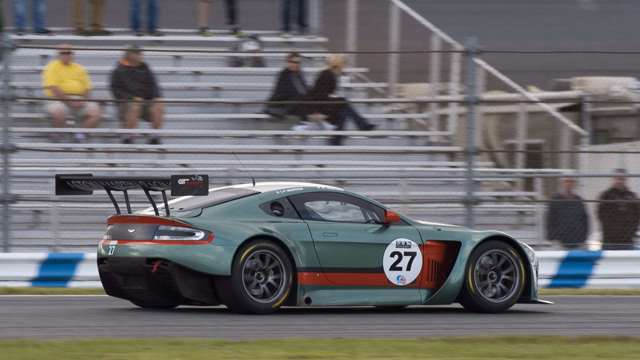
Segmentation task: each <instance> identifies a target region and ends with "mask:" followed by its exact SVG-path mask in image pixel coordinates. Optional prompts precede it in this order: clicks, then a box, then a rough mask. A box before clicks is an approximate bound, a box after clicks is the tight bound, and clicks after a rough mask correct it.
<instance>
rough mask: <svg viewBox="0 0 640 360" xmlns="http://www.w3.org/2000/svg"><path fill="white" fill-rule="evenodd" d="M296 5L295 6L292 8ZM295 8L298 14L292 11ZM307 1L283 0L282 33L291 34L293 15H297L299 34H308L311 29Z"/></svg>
mask: <svg viewBox="0 0 640 360" xmlns="http://www.w3.org/2000/svg"><path fill="white" fill-rule="evenodd" d="M292 4H294V5H295V6H291V5H292ZM294 8H295V10H297V12H294V11H292V10H293V9H294ZM307 8H308V6H307V0H282V32H284V33H285V34H287V33H290V32H291V18H292V13H295V14H296V22H297V25H298V32H299V33H300V34H306V33H307V31H308V28H309V25H308V19H307Z"/></svg>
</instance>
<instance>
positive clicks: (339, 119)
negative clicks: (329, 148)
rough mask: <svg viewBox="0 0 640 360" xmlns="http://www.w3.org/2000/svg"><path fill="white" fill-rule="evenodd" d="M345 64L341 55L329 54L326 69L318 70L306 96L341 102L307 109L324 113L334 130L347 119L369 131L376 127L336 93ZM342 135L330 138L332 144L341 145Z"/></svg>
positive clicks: (315, 112) (341, 126) (341, 125)
mask: <svg viewBox="0 0 640 360" xmlns="http://www.w3.org/2000/svg"><path fill="white" fill-rule="evenodd" d="M344 66H345V57H344V56H343V55H331V56H329V57H327V69H325V70H323V71H322V72H320V74H319V75H318V78H317V79H316V82H315V85H314V86H313V88H312V89H311V91H309V94H308V95H307V98H308V99H309V100H311V101H319V102H320V101H322V102H339V101H343V102H345V103H343V104H317V105H313V106H311V107H310V108H309V109H308V112H309V113H311V114H324V115H326V116H327V118H328V121H329V122H330V123H331V124H333V125H334V126H335V127H336V130H343V129H344V126H345V122H346V120H347V119H351V120H352V121H353V122H355V124H356V126H357V127H358V129H360V130H363V131H369V130H373V129H375V128H376V126H375V125H374V124H371V123H369V122H368V121H367V119H365V118H363V117H362V115H360V114H359V113H358V112H357V111H356V109H354V107H353V106H352V105H351V104H350V103H349V102H347V99H345V98H343V97H339V96H337V95H336V91H337V90H338V87H339V79H340V75H341V74H342V70H343V68H344ZM342 141H343V137H342V136H336V137H334V138H333V139H332V140H331V144H332V145H342Z"/></svg>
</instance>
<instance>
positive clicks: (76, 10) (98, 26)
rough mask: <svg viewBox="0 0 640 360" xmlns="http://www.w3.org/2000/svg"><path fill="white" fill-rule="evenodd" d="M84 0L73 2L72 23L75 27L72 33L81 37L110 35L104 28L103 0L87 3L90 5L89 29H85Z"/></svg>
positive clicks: (93, 0)
mask: <svg viewBox="0 0 640 360" xmlns="http://www.w3.org/2000/svg"><path fill="white" fill-rule="evenodd" d="M85 2H87V1H86V0H73V21H74V23H75V24H74V25H75V31H74V33H75V34H76V35H82V36H102V35H111V34H112V33H111V31H109V30H106V29H105V28H104V0H91V1H88V2H89V3H90V4H91V5H90V6H91V24H90V25H91V28H90V29H89V30H87V29H85V27H84V25H85V19H86V18H87V15H86V13H85V8H84V3H85Z"/></svg>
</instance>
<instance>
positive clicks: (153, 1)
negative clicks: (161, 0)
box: [131, 0, 162, 36]
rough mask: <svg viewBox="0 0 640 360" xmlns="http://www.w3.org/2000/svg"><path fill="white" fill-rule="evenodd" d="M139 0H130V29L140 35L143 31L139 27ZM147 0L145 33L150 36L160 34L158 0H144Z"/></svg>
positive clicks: (140, 0)
mask: <svg viewBox="0 0 640 360" xmlns="http://www.w3.org/2000/svg"><path fill="white" fill-rule="evenodd" d="M140 2H142V0H131V30H133V32H134V33H135V34H136V35H137V36H142V35H144V33H143V32H142V30H141V29H140V17H141V16H140V15H141V13H142V12H141V11H140ZM146 2H147V34H149V35H151V36H161V35H162V34H161V33H160V32H159V31H158V1H157V0H146Z"/></svg>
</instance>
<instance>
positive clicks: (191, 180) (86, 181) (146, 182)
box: [56, 174, 209, 216]
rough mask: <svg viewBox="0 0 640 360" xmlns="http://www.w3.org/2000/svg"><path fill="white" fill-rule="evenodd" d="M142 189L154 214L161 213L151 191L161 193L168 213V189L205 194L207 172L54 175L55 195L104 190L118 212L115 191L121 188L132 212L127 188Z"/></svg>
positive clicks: (168, 213)
mask: <svg viewBox="0 0 640 360" xmlns="http://www.w3.org/2000/svg"><path fill="white" fill-rule="evenodd" d="M136 189H142V191H144V194H145V195H146V196H147V199H148V200H149V202H150V203H151V206H153V210H154V211H155V213H156V215H158V216H159V215H160V213H159V211H158V206H157V205H156V202H155V201H154V200H153V197H151V192H152V191H153V192H160V193H162V200H163V202H164V209H165V213H166V215H167V216H170V212H169V201H168V199H167V191H168V190H171V196H206V195H209V175H171V176H170V177H135V176H125V177H116V176H93V175H92V174H69V175H67V174H58V175H56V195H59V196H65V195H92V194H93V192H94V191H95V190H104V191H106V192H107V195H109V199H111V202H112V203H113V207H115V209H116V213H118V214H120V213H121V212H120V206H118V202H117V201H116V199H115V197H114V196H113V192H114V191H121V192H122V193H123V195H124V201H125V203H126V206H127V212H128V213H129V214H131V202H130V201H129V193H128V191H129V190H136Z"/></svg>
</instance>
